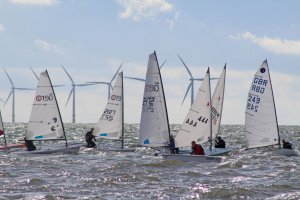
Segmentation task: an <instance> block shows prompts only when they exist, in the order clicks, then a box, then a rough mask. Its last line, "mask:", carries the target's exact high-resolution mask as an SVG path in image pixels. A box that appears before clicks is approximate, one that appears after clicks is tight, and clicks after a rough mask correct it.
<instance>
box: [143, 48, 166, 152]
mask: <svg viewBox="0 0 300 200" xmlns="http://www.w3.org/2000/svg"><path fill="white" fill-rule="evenodd" d="M169 140H170V131H169V120H168V114H167V107H166V101H165V96H164V91H163V83H162V79H161V74H160V69H159V65H158V61H157V57H156V53H155V52H154V53H152V54H150V55H149V61H148V67H147V74H146V81H145V88H144V96H143V106H142V114H141V121H140V130H139V145H141V146H150V147H159V146H166V145H167V144H168V143H169Z"/></svg>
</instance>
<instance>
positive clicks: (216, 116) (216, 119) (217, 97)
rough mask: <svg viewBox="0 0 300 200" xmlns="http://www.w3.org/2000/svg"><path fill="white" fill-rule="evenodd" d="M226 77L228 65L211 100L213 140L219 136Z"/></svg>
mask: <svg viewBox="0 0 300 200" xmlns="http://www.w3.org/2000/svg"><path fill="white" fill-rule="evenodd" d="M225 77H226V64H225V66H224V69H223V71H222V74H221V76H220V78H219V81H218V83H217V85H216V88H215V91H214V94H213V96H212V99H211V105H212V107H211V115H212V116H211V117H212V138H215V137H216V136H217V135H218V133H219V129H220V124H221V118H222V110H223V101H224V91H225Z"/></svg>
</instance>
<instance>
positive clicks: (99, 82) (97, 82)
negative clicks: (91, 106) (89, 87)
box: [86, 81, 110, 85]
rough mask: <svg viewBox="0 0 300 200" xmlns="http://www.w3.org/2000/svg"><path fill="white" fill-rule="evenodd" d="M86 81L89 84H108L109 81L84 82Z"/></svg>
mask: <svg viewBox="0 0 300 200" xmlns="http://www.w3.org/2000/svg"><path fill="white" fill-rule="evenodd" d="M86 83H89V84H105V85H110V83H108V82H101V81H92V82H86Z"/></svg>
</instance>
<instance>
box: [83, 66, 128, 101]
mask: <svg viewBox="0 0 300 200" xmlns="http://www.w3.org/2000/svg"><path fill="white" fill-rule="evenodd" d="M123 63H124V62H122V63H121V65H120V66H119V68H118V70H117V71H116V73H115V74H114V76H113V77H112V79H111V80H110V82H104V81H92V82H87V83H90V84H105V85H107V87H108V96H107V98H108V99H109V97H110V90H112V89H113V86H112V82H113V81H114V79H115V78H116V76H117V74H118V72H119V70H120V68H121V67H122V65H123Z"/></svg>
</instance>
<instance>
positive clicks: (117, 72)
mask: <svg viewBox="0 0 300 200" xmlns="http://www.w3.org/2000/svg"><path fill="white" fill-rule="evenodd" d="M123 63H124V61H123V62H122V63H121V65H120V66H119V68H118V70H117V71H116V73H115V74H114V76H113V77H112V79H111V81H110V84H111V83H112V82H113V81H114V79H115V78H116V76H117V74H118V72H119V70H120V68H121V67H122V65H123Z"/></svg>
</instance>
